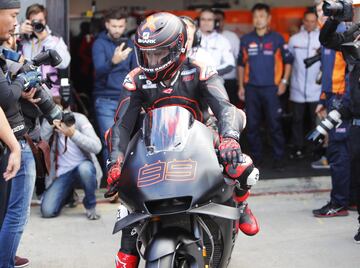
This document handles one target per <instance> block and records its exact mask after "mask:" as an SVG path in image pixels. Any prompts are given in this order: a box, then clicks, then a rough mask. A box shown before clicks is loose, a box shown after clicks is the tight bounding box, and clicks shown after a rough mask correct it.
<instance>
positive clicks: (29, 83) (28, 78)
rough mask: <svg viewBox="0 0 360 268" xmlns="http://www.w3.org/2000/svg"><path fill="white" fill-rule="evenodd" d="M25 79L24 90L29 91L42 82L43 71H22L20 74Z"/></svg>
mask: <svg viewBox="0 0 360 268" xmlns="http://www.w3.org/2000/svg"><path fill="white" fill-rule="evenodd" d="M18 77H21V78H23V79H24V81H25V82H24V91H25V92H28V91H30V90H31V89H32V88H35V87H36V86H37V85H38V84H39V83H41V73H40V72H38V71H30V72H26V73H21V74H19V75H18Z"/></svg>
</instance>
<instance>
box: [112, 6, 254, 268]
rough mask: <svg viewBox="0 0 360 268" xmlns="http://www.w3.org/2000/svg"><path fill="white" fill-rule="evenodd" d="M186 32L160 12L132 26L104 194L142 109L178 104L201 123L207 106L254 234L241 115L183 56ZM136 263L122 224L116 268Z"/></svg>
mask: <svg viewBox="0 0 360 268" xmlns="http://www.w3.org/2000/svg"><path fill="white" fill-rule="evenodd" d="M186 34H187V32H186V26H185V24H184V22H182V21H181V20H180V19H179V18H178V17H176V16H175V15H172V14H170V13H165V12H162V13H156V14H153V15H151V16H149V17H147V18H146V20H145V21H143V22H142V23H141V24H140V26H139V27H138V29H137V32H136V36H135V49H136V55H137V59H138V64H139V67H138V68H135V69H134V70H132V71H131V72H130V73H129V74H128V75H127V76H126V78H125V80H124V83H123V87H124V90H123V93H122V96H121V98H120V101H119V106H118V109H117V113H116V116H115V124H114V126H113V127H112V128H111V129H110V130H109V132H108V135H107V141H108V147H109V151H110V152H111V153H110V159H109V161H108V170H109V171H108V178H107V182H108V191H107V193H105V197H110V196H112V195H114V194H116V192H117V190H118V184H119V181H120V174H121V168H122V164H123V161H124V155H125V152H126V148H127V146H128V143H129V141H130V137H131V134H132V133H133V130H134V127H135V124H136V121H137V119H138V116H139V114H140V111H141V109H144V110H145V111H146V112H148V111H151V110H153V109H156V108H159V107H164V106H174V105H175V106H181V107H184V108H186V109H187V110H189V111H190V112H191V113H192V114H193V116H194V118H195V119H197V120H199V121H200V122H202V123H204V124H206V123H207V121H208V119H209V114H208V107H210V108H211V110H212V111H213V113H214V115H215V117H216V118H217V120H218V123H217V125H218V128H219V136H220V139H219V143H218V145H216V147H217V148H218V150H219V153H220V159H221V160H222V163H223V164H224V165H225V170H226V172H227V173H228V177H231V178H233V179H236V180H237V181H238V182H239V184H240V186H241V187H239V189H236V190H235V193H234V200H235V201H236V202H238V203H240V204H239V207H240V209H241V212H242V213H241V217H240V219H239V229H240V230H241V231H243V232H244V233H245V234H247V235H255V234H256V233H257V232H258V231H259V226H258V224H257V220H256V218H255V217H254V216H253V214H252V213H251V210H250V209H249V208H248V207H247V204H246V202H245V200H246V199H247V197H248V196H249V191H248V190H249V189H250V187H251V186H252V185H254V184H255V183H256V181H257V179H258V170H257V169H256V168H255V167H254V166H253V164H252V160H251V159H250V157H248V156H246V155H243V154H242V153H241V149H240V145H239V142H238V141H239V138H240V132H241V131H242V130H243V128H244V127H245V124H246V117H245V114H244V113H243V112H242V111H241V110H239V109H237V108H236V107H235V106H233V105H232V104H230V102H229V98H228V96H227V94H226V91H225V88H224V86H223V84H222V81H221V78H220V77H219V76H218V74H217V72H216V71H215V70H214V69H213V68H211V67H209V66H206V65H203V64H201V63H198V62H196V61H192V60H190V59H189V58H187V56H186V53H187V51H186V50H187V35H186ZM138 262H139V257H138V252H137V250H136V235H135V234H134V233H133V232H132V227H127V228H125V229H123V231H122V238H121V249H120V250H119V252H118V255H117V258H116V267H118V268H120V267H127V268H129V267H130V268H132V267H137V265H138Z"/></svg>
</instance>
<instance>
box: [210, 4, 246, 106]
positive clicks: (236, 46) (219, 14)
mask: <svg viewBox="0 0 360 268" xmlns="http://www.w3.org/2000/svg"><path fill="white" fill-rule="evenodd" d="M214 12H215V18H216V20H217V21H218V23H219V27H218V30H217V31H218V32H219V33H220V34H222V35H223V36H224V37H225V38H226V39H227V40H228V41H229V43H230V47H231V53H232V54H233V57H234V60H235V61H236V59H237V57H238V55H239V50H240V39H239V37H238V36H237V35H236V33H234V32H232V31H229V30H225V29H224V26H225V13H224V12H223V11H222V10H219V9H217V10H215V11H214ZM222 77H223V78H224V80H225V88H226V91H227V93H228V95H229V99H230V102H231V103H232V104H234V105H237V104H239V102H240V99H239V97H238V94H237V91H238V86H237V72H236V69H233V70H232V71H231V72H229V73H227V74H224V75H223V76H222Z"/></svg>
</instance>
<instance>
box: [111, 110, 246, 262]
mask: <svg viewBox="0 0 360 268" xmlns="http://www.w3.org/2000/svg"><path fill="white" fill-rule="evenodd" d="M234 187H236V184H235V182H234V180H230V179H226V178H224V175H223V166H222V165H220V164H219V160H218V156H217V154H216V151H215V148H214V146H213V134H212V133H211V131H210V130H209V129H208V127H206V126H205V125H204V124H202V123H201V122H199V121H197V120H195V119H194V117H193V116H192V114H191V113H190V112H189V111H188V110H187V109H185V108H182V107H179V106H168V107H162V108H158V109H154V110H152V111H150V112H148V113H147V114H146V116H145V118H144V121H143V126H142V128H141V129H140V130H139V131H138V132H137V133H136V134H135V135H134V136H133V138H132V139H131V141H130V143H129V146H128V149H127V152H126V155H125V161H124V165H123V168H122V173H121V178H120V184H119V190H118V194H119V198H120V200H121V201H122V203H123V204H124V205H125V207H126V208H127V209H128V211H129V214H128V215H127V216H125V217H122V218H120V217H119V218H118V219H117V222H116V224H115V226H114V230H113V233H114V234H115V233H117V232H119V231H120V230H122V229H123V228H125V227H128V226H131V227H133V229H132V230H133V232H136V233H137V234H138V238H137V250H138V252H139V254H140V256H141V257H142V258H143V259H144V260H145V267H147V268H152V267H169V268H170V267H182V268H183V267H191V268H200V267H227V266H228V264H229V262H230V258H231V253H232V250H233V247H234V244H235V240H236V237H237V224H238V219H239V217H240V212H239V209H238V208H237V207H236V204H235V202H234V201H233V199H232V195H233V191H234Z"/></svg>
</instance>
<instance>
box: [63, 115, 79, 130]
mask: <svg viewBox="0 0 360 268" xmlns="http://www.w3.org/2000/svg"><path fill="white" fill-rule="evenodd" d="M61 122H63V123H64V124H65V125H66V126H68V127H71V126H73V125H74V124H75V122H76V121H75V116H74V114H73V113H72V112H63V113H62V119H61Z"/></svg>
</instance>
